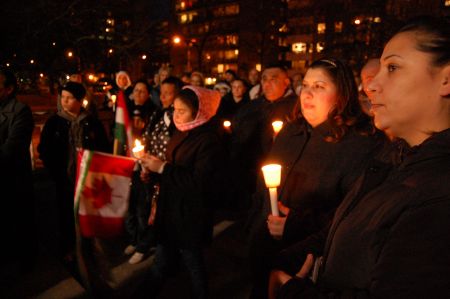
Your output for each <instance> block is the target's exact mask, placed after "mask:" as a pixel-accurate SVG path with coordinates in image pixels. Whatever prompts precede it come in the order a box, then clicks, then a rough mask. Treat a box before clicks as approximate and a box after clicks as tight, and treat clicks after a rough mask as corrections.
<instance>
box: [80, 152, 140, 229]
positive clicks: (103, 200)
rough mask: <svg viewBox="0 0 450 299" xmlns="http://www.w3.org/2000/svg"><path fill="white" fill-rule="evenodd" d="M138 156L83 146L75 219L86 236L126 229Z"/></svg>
mask: <svg viewBox="0 0 450 299" xmlns="http://www.w3.org/2000/svg"><path fill="white" fill-rule="evenodd" d="M135 163H136V160H135V159H132V158H127V157H123V156H114V155H110V154H105V153H100V152H95V151H90V150H84V149H83V150H80V151H79V154H78V167H77V183H76V189H75V199H74V201H75V205H74V206H75V219H76V224H77V226H78V227H79V229H80V233H81V235H82V236H83V237H100V238H110V237H114V236H118V235H120V234H121V233H123V229H124V218H125V215H126V213H127V210H128V199H129V194H130V182H131V176H132V173H133V168H134V166H135Z"/></svg>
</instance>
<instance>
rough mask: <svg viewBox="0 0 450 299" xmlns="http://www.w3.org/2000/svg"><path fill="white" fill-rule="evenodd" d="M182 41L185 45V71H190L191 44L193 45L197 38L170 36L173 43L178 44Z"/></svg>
mask: <svg viewBox="0 0 450 299" xmlns="http://www.w3.org/2000/svg"><path fill="white" fill-rule="evenodd" d="M182 41H184V42H185V43H186V46H187V58H186V71H188V72H190V71H191V70H192V67H191V48H192V46H195V43H196V42H197V40H196V39H195V38H187V39H182V38H181V37H179V36H174V37H173V38H172V42H173V43H174V44H175V45H179V44H180V43H181V42H182Z"/></svg>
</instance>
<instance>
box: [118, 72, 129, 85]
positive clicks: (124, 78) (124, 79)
mask: <svg viewBox="0 0 450 299" xmlns="http://www.w3.org/2000/svg"><path fill="white" fill-rule="evenodd" d="M117 85H118V86H119V88H121V89H124V88H125V87H126V86H127V85H128V78H127V76H125V75H124V74H120V75H119V77H117Z"/></svg>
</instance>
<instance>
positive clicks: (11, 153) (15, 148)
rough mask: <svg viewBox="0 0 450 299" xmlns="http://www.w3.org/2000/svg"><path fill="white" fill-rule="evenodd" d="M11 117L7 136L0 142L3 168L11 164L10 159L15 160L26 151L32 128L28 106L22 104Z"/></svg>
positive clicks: (0, 162)
mask: <svg viewBox="0 0 450 299" xmlns="http://www.w3.org/2000/svg"><path fill="white" fill-rule="evenodd" d="M13 117H14V119H13V120H12V121H11V122H10V127H9V129H8V134H7V137H6V139H5V140H4V142H3V143H1V144H0V165H1V168H3V169H5V168H6V167H8V165H11V164H10V163H11V161H17V159H18V158H20V157H23V155H24V154H26V153H28V151H29V148H30V143H31V135H32V133H33V128H34V122H33V116H32V114H31V110H30V108H29V107H28V106H25V105H23V107H21V108H20V109H19V111H18V112H17V113H16V114H15V115H14V116H13ZM7 121H8V120H7ZM4 167H5V168H4Z"/></svg>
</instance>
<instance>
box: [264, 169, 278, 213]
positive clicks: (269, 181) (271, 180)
mask: <svg viewBox="0 0 450 299" xmlns="http://www.w3.org/2000/svg"><path fill="white" fill-rule="evenodd" d="M262 171H263V174H264V181H265V182H266V187H267V188H269V195H270V206H271V209H272V215H274V216H279V215H280V213H279V211H278V194H277V187H278V186H280V181H281V165H278V164H269V165H265V166H263V167H262Z"/></svg>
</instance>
